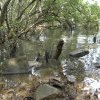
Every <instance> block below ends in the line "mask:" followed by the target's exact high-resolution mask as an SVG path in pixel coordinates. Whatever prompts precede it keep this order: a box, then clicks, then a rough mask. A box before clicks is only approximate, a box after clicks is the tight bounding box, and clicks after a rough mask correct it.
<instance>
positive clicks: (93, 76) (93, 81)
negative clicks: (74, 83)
mask: <svg viewBox="0 0 100 100" xmlns="http://www.w3.org/2000/svg"><path fill="white" fill-rule="evenodd" d="M60 32H62V31H60ZM60 32H59V33H60ZM54 33H56V34H54ZM94 33H95V34H96V35H94ZM94 33H93V35H90V34H88V35H87V34H83V33H82V32H78V33H77V32H74V31H73V32H71V33H70V32H69V33H68V32H66V31H64V32H63V34H58V33H57V31H53V32H52V31H51V34H44V35H41V37H40V39H39V42H36V43H39V45H36V46H35V51H33V52H36V51H41V52H42V53H43V50H44V48H46V49H49V50H53V49H54V48H55V47H56V44H57V41H58V40H59V39H63V40H64V42H65V44H64V47H63V51H62V54H61V56H60V60H65V59H66V58H67V56H68V53H69V52H70V51H73V50H75V49H84V48H87V49H88V50H89V52H90V53H89V54H88V55H86V56H84V57H81V58H79V60H80V61H82V62H83V63H84V69H85V74H86V76H85V78H84V80H83V81H82V83H84V86H83V87H82V88H81V90H82V91H83V92H84V91H86V92H87V93H89V92H92V93H95V91H98V92H100V68H96V67H95V66H94V63H100V33H99V32H94ZM44 36H45V37H44ZM94 37H96V40H94ZM48 44H49V45H48ZM39 48H40V49H41V50H40V49H39ZM33 60H34V59H33ZM50 71H51V70H50ZM43 72H45V71H43ZM2 77H3V78H4V79H5V82H6V81H7V80H8V81H14V82H25V81H30V79H31V75H29V74H27V75H23V74H22V75H8V76H2ZM98 97H99V95H98ZM99 100H100V98H99Z"/></svg>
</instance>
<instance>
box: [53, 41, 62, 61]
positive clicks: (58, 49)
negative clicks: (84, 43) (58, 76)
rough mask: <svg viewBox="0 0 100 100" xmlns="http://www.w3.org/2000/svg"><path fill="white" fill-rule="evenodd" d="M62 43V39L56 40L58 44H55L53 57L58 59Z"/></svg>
mask: <svg viewBox="0 0 100 100" xmlns="http://www.w3.org/2000/svg"><path fill="white" fill-rule="evenodd" d="M63 44H64V41H63V40H60V41H59V42H58V45H57V48H56V53H55V55H54V59H56V60H58V58H59V56H60V54H61V52H62V47H63Z"/></svg>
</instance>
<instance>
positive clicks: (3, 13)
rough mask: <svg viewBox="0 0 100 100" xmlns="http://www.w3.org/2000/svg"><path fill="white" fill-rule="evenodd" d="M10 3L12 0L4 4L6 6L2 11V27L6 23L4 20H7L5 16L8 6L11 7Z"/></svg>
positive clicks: (0, 24) (0, 19)
mask: <svg viewBox="0 0 100 100" xmlns="http://www.w3.org/2000/svg"><path fill="white" fill-rule="evenodd" d="M10 1H11V0H7V1H6V2H5V3H4V6H3V8H2V10H1V16H0V26H2V25H3V23H4V20H5V14H6V11H7V7H8V5H9V3H10Z"/></svg>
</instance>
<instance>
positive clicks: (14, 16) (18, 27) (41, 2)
mask: <svg viewBox="0 0 100 100" xmlns="http://www.w3.org/2000/svg"><path fill="white" fill-rule="evenodd" d="M83 1H84V0H0V44H1V48H2V45H3V46H6V48H7V49H8V50H9V49H10V50H9V51H10V52H12V53H13V52H14V51H15V49H16V45H17V39H21V40H23V39H24V40H30V38H31V36H34V35H37V34H36V32H37V31H41V30H44V29H46V28H62V29H69V30H71V31H72V30H73V29H74V28H77V27H83V28H85V29H88V28H90V29H91V28H94V27H95V28H96V29H98V27H99V25H98V19H99V17H100V12H99V10H100V7H99V6H98V5H97V4H96V3H95V4H93V5H90V4H88V3H87V2H86V3H84V2H83ZM11 48H12V49H11ZM1 51H3V50H2V49H1ZM10 56H14V55H12V54H11V55H10Z"/></svg>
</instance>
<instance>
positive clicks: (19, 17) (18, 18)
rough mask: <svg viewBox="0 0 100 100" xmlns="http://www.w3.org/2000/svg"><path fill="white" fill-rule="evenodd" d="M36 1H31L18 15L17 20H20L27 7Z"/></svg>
mask: <svg viewBox="0 0 100 100" xmlns="http://www.w3.org/2000/svg"><path fill="white" fill-rule="evenodd" d="M34 2H35V0H32V2H30V3H29V4H28V5H27V6H26V7H25V8H24V9H23V10H22V11H21V13H20V15H19V16H18V17H17V19H16V20H20V19H21V17H22V15H23V14H24V12H25V11H26V9H27V8H29V7H30V6H31V5H32V4H33V3H34Z"/></svg>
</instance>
